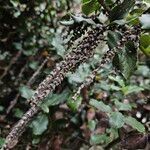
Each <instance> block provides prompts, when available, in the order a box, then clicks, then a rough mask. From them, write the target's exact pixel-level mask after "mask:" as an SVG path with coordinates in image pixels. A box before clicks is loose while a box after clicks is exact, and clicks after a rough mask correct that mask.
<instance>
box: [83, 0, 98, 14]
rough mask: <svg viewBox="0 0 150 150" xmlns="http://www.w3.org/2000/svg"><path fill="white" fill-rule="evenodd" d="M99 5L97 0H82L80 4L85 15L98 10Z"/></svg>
mask: <svg viewBox="0 0 150 150" xmlns="http://www.w3.org/2000/svg"><path fill="white" fill-rule="evenodd" d="M99 9H100V5H99V3H98V1H97V0H87V1H83V4H82V12H83V13H84V14H86V15H89V14H90V13H92V12H94V11H96V10H99Z"/></svg>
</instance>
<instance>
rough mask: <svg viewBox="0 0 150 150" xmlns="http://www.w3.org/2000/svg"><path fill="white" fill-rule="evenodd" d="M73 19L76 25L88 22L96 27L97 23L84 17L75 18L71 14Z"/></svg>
mask: <svg viewBox="0 0 150 150" xmlns="http://www.w3.org/2000/svg"><path fill="white" fill-rule="evenodd" d="M71 17H72V19H73V20H74V22H76V23H81V22H86V23H88V24H91V25H96V24H95V22H94V21H93V20H92V19H90V18H84V17H83V16H75V15H72V14H71Z"/></svg>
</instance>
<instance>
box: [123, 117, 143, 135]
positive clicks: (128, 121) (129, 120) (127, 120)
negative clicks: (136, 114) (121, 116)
mask: <svg viewBox="0 0 150 150" xmlns="http://www.w3.org/2000/svg"><path fill="white" fill-rule="evenodd" d="M125 123H126V124H128V125H130V126H131V127H132V128H134V129H136V130H138V131H139V132H142V133H144V132H145V127H144V125H143V124H141V123H140V122H139V121H137V120H136V119H135V118H133V117H130V116H129V117H127V118H125Z"/></svg>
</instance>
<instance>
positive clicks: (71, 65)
mask: <svg viewBox="0 0 150 150" xmlns="http://www.w3.org/2000/svg"><path fill="white" fill-rule="evenodd" d="M105 30H106V28H105V27H102V26H98V27H96V28H94V29H93V30H90V31H88V32H87V36H86V37H84V38H83V41H82V42H81V44H80V45H79V46H78V47H77V49H75V50H73V51H71V52H70V53H68V54H67V55H66V57H65V58H64V60H63V61H62V62H60V63H59V64H58V65H56V67H55V69H54V70H53V71H52V73H51V75H48V76H47V77H46V79H45V80H44V81H43V82H42V83H41V84H40V85H39V87H38V88H37V90H36V92H35V94H34V95H33V97H32V98H31V101H32V107H31V108H30V109H29V110H28V111H27V112H26V113H25V114H24V115H23V117H22V118H21V119H20V121H18V122H17V123H16V125H15V126H14V127H13V128H12V130H11V132H10V133H9V134H8V136H7V137H6V140H5V144H4V146H3V147H2V149H1V150H5V149H11V148H13V147H14V146H15V145H16V144H17V142H18V139H19V137H20V136H21V135H22V133H23V132H24V130H25V128H26V127H27V125H28V123H29V122H30V121H31V120H32V118H33V116H35V115H36V114H37V113H38V112H39V110H40V108H39V106H38V105H39V104H40V103H41V102H42V101H43V100H44V98H45V97H46V96H48V95H49V94H50V93H51V92H53V91H54V89H55V88H56V86H58V85H59V84H61V82H62V81H63V79H64V78H65V76H66V74H67V73H68V72H69V71H72V70H75V69H76V68H77V67H78V66H79V65H80V64H81V63H83V62H85V61H87V60H88V59H89V58H90V57H92V56H93V54H94V49H95V48H96V47H97V45H98V43H99V42H100V37H101V36H102V33H103V32H105Z"/></svg>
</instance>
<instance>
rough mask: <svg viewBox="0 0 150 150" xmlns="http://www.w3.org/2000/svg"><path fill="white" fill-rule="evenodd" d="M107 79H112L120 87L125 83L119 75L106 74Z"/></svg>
mask: <svg viewBox="0 0 150 150" xmlns="http://www.w3.org/2000/svg"><path fill="white" fill-rule="evenodd" d="M108 78H109V79H111V80H113V81H116V82H117V83H118V84H119V85H120V86H121V87H123V86H125V83H124V81H123V80H122V79H121V77H120V76H116V77H113V76H108Z"/></svg>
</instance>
